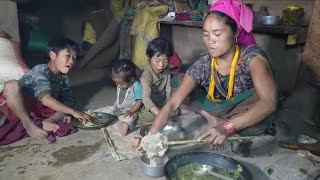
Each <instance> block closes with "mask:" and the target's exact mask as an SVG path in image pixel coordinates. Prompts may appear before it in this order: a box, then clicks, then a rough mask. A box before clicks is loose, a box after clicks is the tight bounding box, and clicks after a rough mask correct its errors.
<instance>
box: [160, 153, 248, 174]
mask: <svg viewBox="0 0 320 180" xmlns="http://www.w3.org/2000/svg"><path fill="white" fill-rule="evenodd" d="M190 163H203V164H207V165H211V166H216V167H219V168H227V169H234V170H236V169H237V165H238V164H240V165H241V166H242V167H243V172H242V176H243V177H244V178H243V179H245V180H252V179H253V178H252V174H251V172H250V171H249V170H248V169H247V168H246V167H245V166H244V165H243V164H241V163H240V162H238V161H236V160H234V159H232V158H229V157H227V156H224V155H221V154H217V153H213V152H188V153H184V154H179V155H176V156H174V157H172V158H170V160H169V161H168V162H167V164H166V166H165V174H166V179H168V180H170V176H171V175H172V174H174V173H175V172H176V171H177V170H178V168H180V167H182V166H185V165H187V164H190Z"/></svg>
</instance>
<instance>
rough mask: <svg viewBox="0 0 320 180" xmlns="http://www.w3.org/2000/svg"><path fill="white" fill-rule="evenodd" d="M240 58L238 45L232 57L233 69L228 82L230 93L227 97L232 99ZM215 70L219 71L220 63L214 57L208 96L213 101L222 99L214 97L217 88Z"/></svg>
mask: <svg viewBox="0 0 320 180" xmlns="http://www.w3.org/2000/svg"><path fill="white" fill-rule="evenodd" d="M238 58H239V46H238V45H236V53H235V54H234V57H233V59H232V63H231V69H230V75H229V83H228V95H227V97H226V99H230V98H231V97H232V92H233V86H234V75H235V72H236V65H237V61H238ZM214 70H217V71H218V64H217V62H216V58H214V57H212V60H211V78H210V84H209V90H208V94H207V97H208V99H210V100H211V101H220V100H219V99H216V98H215V97H214V89H215V81H214V77H213V76H214Z"/></svg>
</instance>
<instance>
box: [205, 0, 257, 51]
mask: <svg viewBox="0 0 320 180" xmlns="http://www.w3.org/2000/svg"><path fill="white" fill-rule="evenodd" d="M210 11H219V12H222V13H224V14H226V15H228V16H229V17H231V18H232V19H233V20H234V21H235V22H236V23H237V26H238V28H239V30H240V34H239V36H238V44H240V45H245V46H249V45H254V44H256V41H255V39H254V36H253V32H252V29H253V13H252V10H251V9H250V8H249V7H248V6H246V5H245V4H244V3H242V2H241V1H240V0H218V1H217V2H215V3H213V4H212V6H211V7H210Z"/></svg>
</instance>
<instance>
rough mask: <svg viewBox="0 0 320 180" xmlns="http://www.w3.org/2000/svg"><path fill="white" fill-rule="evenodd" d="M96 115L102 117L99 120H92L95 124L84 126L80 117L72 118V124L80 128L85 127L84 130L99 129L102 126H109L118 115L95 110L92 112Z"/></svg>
mask: <svg viewBox="0 0 320 180" xmlns="http://www.w3.org/2000/svg"><path fill="white" fill-rule="evenodd" d="M92 114H93V115H94V116H95V117H97V118H99V119H101V121H99V122H92V123H93V126H89V127H87V126H84V125H83V124H82V122H80V121H79V120H78V119H75V118H73V119H72V120H71V124H72V125H73V126H74V127H77V128H79V129H84V130H97V129H100V128H102V127H105V126H107V125H108V124H109V123H111V122H112V121H113V120H115V119H116V116H114V115H112V114H109V113H101V112H93V113H92Z"/></svg>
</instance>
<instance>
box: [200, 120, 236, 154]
mask: <svg viewBox="0 0 320 180" xmlns="http://www.w3.org/2000/svg"><path fill="white" fill-rule="evenodd" d="M229 136H230V134H229V133H228V131H227V130H226V129H225V128H224V126H223V124H219V125H217V126H215V127H212V128H210V129H207V130H206V131H205V132H204V133H202V135H201V136H200V137H199V139H198V140H199V141H201V140H204V139H206V140H208V141H209V148H210V149H215V150H222V148H223V143H224V141H225V140H226V139H227V138H228V137H229Z"/></svg>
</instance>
